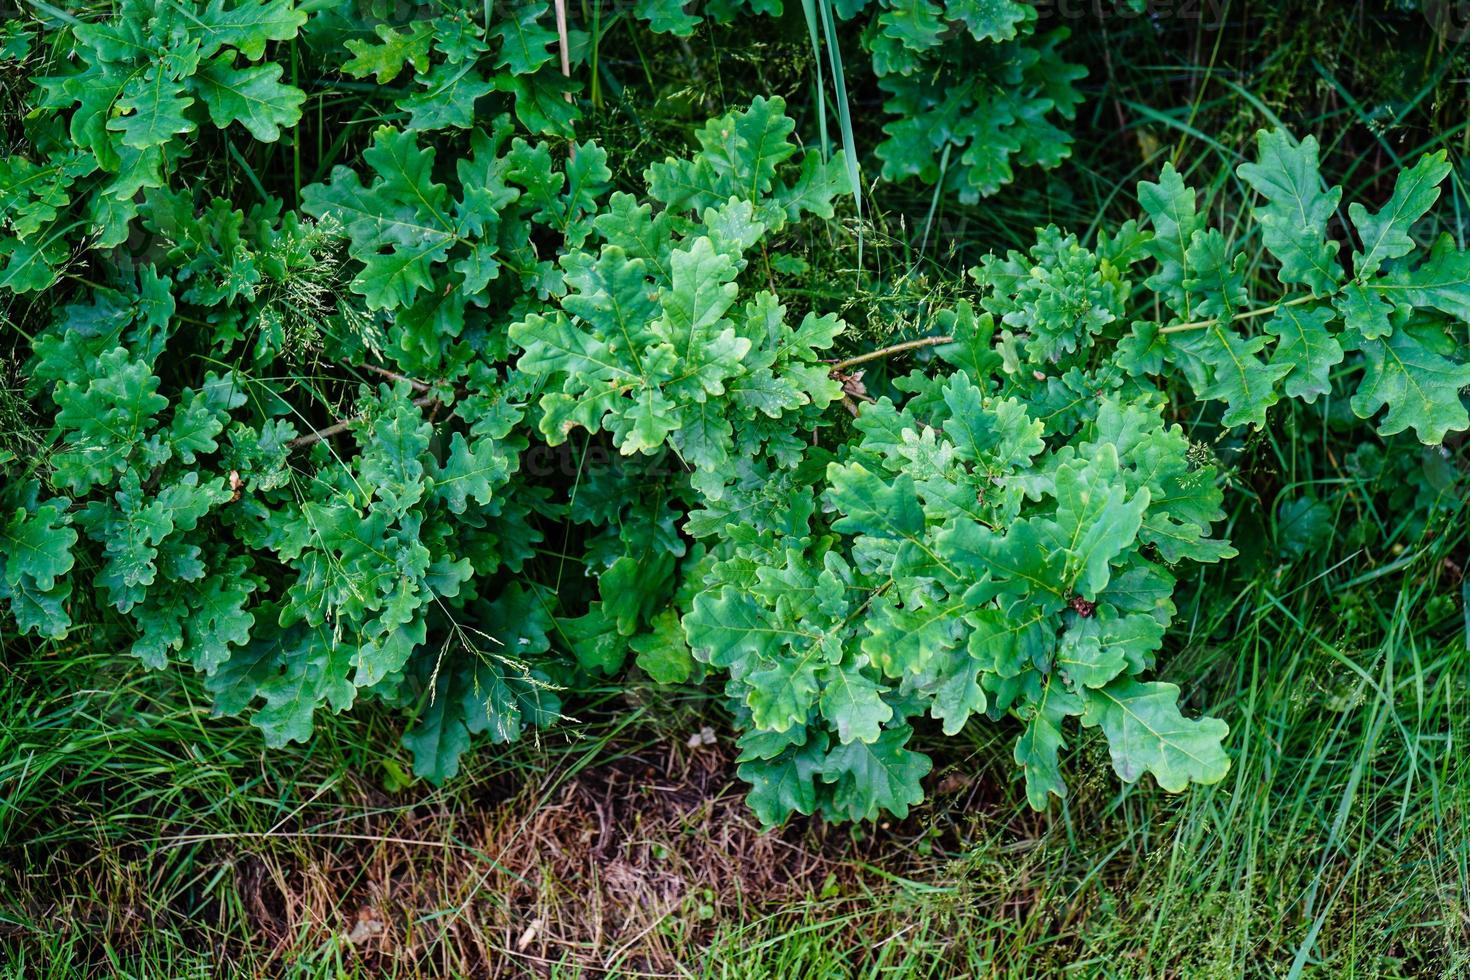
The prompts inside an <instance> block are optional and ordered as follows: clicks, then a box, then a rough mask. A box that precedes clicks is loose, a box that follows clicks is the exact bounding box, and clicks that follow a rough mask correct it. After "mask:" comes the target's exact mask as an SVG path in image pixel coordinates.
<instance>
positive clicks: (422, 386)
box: [362, 364, 434, 392]
mask: <svg viewBox="0 0 1470 980" xmlns="http://www.w3.org/2000/svg"><path fill="white" fill-rule="evenodd" d="M362 369H363V370H364V371H371V372H373V373H374V374H376V375H380V376H382V377H384V378H387V379H389V380H390V381H402V382H404V383H405V384H409V385H412V386H413V390H414V391H418V392H428V391H433V390H434V386H433V385H431V384H429V383H428V382H427V381H420V380H419V379H418V378H410V377H408V376H407V375H404V374H399V373H398V372H397V371H390V370H388V369H387V368H385V367H378V366H377V365H376V364H364V365H362Z"/></svg>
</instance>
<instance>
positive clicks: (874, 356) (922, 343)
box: [832, 334, 954, 371]
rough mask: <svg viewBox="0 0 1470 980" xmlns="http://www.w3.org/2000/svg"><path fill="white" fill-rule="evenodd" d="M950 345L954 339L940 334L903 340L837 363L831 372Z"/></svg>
mask: <svg viewBox="0 0 1470 980" xmlns="http://www.w3.org/2000/svg"><path fill="white" fill-rule="evenodd" d="M952 343H954V338H953V337H951V336H949V335H948V334H941V335H940V336H938V337H920V338H919V339H918V340H905V341H904V342H903V343H901V344H894V345H893V346H891V347H883V348H880V349H879V350H875V351H869V352H868V353H866V354H859V355H858V356H857V357H849V358H848V359H847V360H845V361H838V362H837V363H836V364H833V365H832V370H833V371H846V370H847V369H848V368H853V367H857V366H858V365H859V364H866V363H868V362H869V361H876V360H878V359H879V358H880V357H888V356H889V355H891V354H902V353H903V352H904V351H907V350H918V349H919V348H921V347H937V346H938V345H940V344H952Z"/></svg>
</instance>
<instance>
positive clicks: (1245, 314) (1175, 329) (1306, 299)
mask: <svg viewBox="0 0 1470 980" xmlns="http://www.w3.org/2000/svg"><path fill="white" fill-rule="evenodd" d="M1319 298H1320V297H1317V296H1298V297H1297V298H1296V299H1289V300H1287V301H1286V302H1284V303H1272V304H1271V305H1270V306H1259V307H1257V308H1256V309H1254V310H1241V311H1240V312H1239V313H1236V314H1234V315H1232V316H1228V317H1218V316H1217V317H1211V318H1210V319H1208V320H1195V321H1193V322H1191V323H1176V324H1174V325H1173V326H1168V327H1164V328H1162V329H1160V330H1159V333H1160V334H1166V333H1184V332H1186V331H1188V330H1207V329H1209V328H1210V327H1213V326H1215V325H1216V324H1219V323H1234V322H1235V321H1236V320H1249V319H1250V318H1251V317H1257V316H1266V315H1267V314H1269V313H1275V312H1276V311H1277V310H1279V309H1283V308H1284V307H1288V306H1298V305H1300V304H1302V303H1310V302H1311V301H1312V300H1314V299H1319Z"/></svg>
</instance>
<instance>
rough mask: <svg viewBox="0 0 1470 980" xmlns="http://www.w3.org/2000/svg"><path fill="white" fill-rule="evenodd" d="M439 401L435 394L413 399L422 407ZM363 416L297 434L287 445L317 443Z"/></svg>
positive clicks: (344, 429)
mask: <svg viewBox="0 0 1470 980" xmlns="http://www.w3.org/2000/svg"><path fill="white" fill-rule="evenodd" d="M438 402H439V399H438V398H436V397H434V396H433V395H425V396H423V397H422V398H415V399H414V400H413V403H414V404H415V405H417V406H419V407H420V408H423V407H424V406H425V405H435V404H438ZM363 417H364V416H363V415H356V416H353V417H352V418H350V419H343V420H342V421H340V422H334V423H333V424H331V425H329V426H327V427H326V428H325V429H317V430H315V431H313V432H308V433H307V434H306V435H304V436H297V437H296V438H295V439H292V440H291V441H290V442H288V443H286V445H287V446H288V447H289V448H291V449H301V448H302V447H304V446H310V445H314V444H315V443H318V442H321V441H323V440H325V439H330V438H332V437H333V436H335V435H340V434H341V433H343V432H346V431H347V430H348V429H350V428H352V423H353V422H357V421H360V420H361V419H362V418H363Z"/></svg>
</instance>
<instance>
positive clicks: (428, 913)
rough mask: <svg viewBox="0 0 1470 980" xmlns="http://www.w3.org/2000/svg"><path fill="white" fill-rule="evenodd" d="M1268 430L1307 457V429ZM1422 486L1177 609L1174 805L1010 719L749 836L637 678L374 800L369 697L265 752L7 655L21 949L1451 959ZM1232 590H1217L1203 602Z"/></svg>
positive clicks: (123, 684)
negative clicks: (1065, 795)
mask: <svg viewBox="0 0 1470 980" xmlns="http://www.w3.org/2000/svg"><path fill="white" fill-rule="evenodd" d="M1275 448H1276V449H1277V451H1278V452H1279V453H1280V454H1281V455H1282V456H1283V457H1284V458H1287V459H1290V458H1292V457H1293V456H1294V455H1296V454H1301V453H1305V452H1306V451H1307V450H1308V449H1310V448H1311V444H1310V442H1309V441H1307V440H1296V441H1294V442H1292V443H1289V444H1286V445H1283V446H1278V447H1275ZM1304 489H1308V490H1317V491H1319V492H1321V493H1322V496H1323V498H1324V499H1330V500H1334V501H1337V502H1339V504H1340V507H1341V510H1342V512H1341V513H1338V514H1335V515H1333V519H1334V520H1335V521H1337V522H1339V528H1340V527H1341V525H1342V524H1343V523H1345V522H1346V521H1348V520H1350V519H1354V517H1356V519H1357V520H1360V521H1368V522H1370V523H1374V522H1382V523H1385V524H1386V523H1387V522H1388V521H1389V519H1390V518H1391V517H1394V516H1397V515H1396V514H1395V513H1394V512H1393V511H1390V510H1389V509H1388V507H1389V499H1388V498H1386V497H1385V495H1384V492H1383V491H1384V486H1383V485H1377V486H1375V485H1374V484H1373V483H1372V482H1371V481H1370V480H1368V479H1366V478H1363V477H1355V478H1353V482H1350V483H1349V484H1347V485H1346V486H1340V485H1336V484H1333V483H1329V482H1328V481H1325V480H1324V481H1322V482H1321V484H1319V485H1315V486H1314V485H1309V486H1307V487H1301V486H1298V487H1294V488H1292V489H1291V490H1290V491H1288V492H1290V493H1299V492H1301V491H1302V490H1304ZM1327 491H1332V493H1331V495H1330V496H1329V495H1328V493H1327ZM1269 503H1270V502H1269V501H1267V504H1268V505H1269ZM1438 504H1439V505H1440V507H1441V508H1442V509H1440V510H1438V511H1437V514H1436V516H1435V517H1434V518H1433V519H1432V520H1429V521H1427V522H1425V523H1424V524H1423V526H1422V527H1420V528H1418V529H1417V530H1416V526H1415V525H1414V524H1413V523H1408V524H1402V525H1401V528H1402V529H1401V530H1400V532H1399V533H1398V534H1396V535H1395V536H1393V537H1390V538H1386V539H1384V540H1382V541H1380V542H1378V543H1377V544H1376V545H1375V546H1374V547H1373V548H1372V549H1370V550H1365V551H1363V552H1361V553H1359V554H1358V555H1356V556H1347V557H1348V558H1349V560H1348V561H1346V562H1345V563H1344V562H1342V561H1341V559H1342V558H1343V557H1344V556H1342V555H1339V554H1332V555H1330V556H1329V555H1323V556H1322V557H1320V558H1319V559H1317V560H1315V561H1300V560H1297V561H1285V560H1282V559H1281V557H1280V555H1279V554H1278V549H1282V548H1285V547H1286V542H1285V541H1284V540H1283V534H1284V533H1285V532H1284V531H1283V530H1282V529H1279V528H1278V529H1273V528H1268V529H1267V531H1266V537H1267V539H1268V540H1267V542H1266V547H1265V549H1264V550H1263V551H1262V552H1261V557H1260V559H1259V561H1258V562H1257V564H1256V567H1254V568H1249V567H1246V568H1240V569H1234V570H1232V571H1231V572H1227V573H1226V574H1227V575H1228V574H1233V576H1234V579H1233V580H1226V581H1221V580H1220V579H1219V577H1212V578H1211V579H1207V580H1205V581H1202V582H1200V583H1199V584H1198V587H1197V595H1195V596H1194V597H1192V601H1191V602H1190V603H1189V604H1188V605H1186V604H1185V603H1184V602H1181V610H1182V611H1183V612H1182V616H1183V618H1184V619H1185V621H1186V622H1187V623H1189V624H1190V625H1188V626H1186V627H1184V628H1183V629H1182V630H1181V631H1180V632H1181V634H1183V635H1185V636H1186V637H1187V639H1186V642H1185V643H1184V644H1183V646H1182V648H1180V649H1178V650H1177V651H1176V652H1175V654H1174V655H1173V657H1172V658H1171V660H1170V661H1169V663H1168V664H1167V665H1166V666H1165V670H1164V673H1165V675H1166V676H1168V677H1170V678H1173V679H1181V678H1190V679H1192V684H1191V687H1190V691H1191V695H1192V700H1193V701H1194V703H1195V704H1196V705H1197V706H1201V707H1209V708H1210V709H1211V710H1213V711H1214V712H1216V713H1218V714H1219V715H1221V716H1222V717H1224V718H1225V719H1226V720H1227V721H1229V723H1230V724H1231V726H1232V729H1233V732H1232V736H1231V740H1230V744H1231V748H1232V755H1233V759H1234V765H1233V768H1232V771H1231V774H1230V775H1229V777H1227V779H1226V781H1225V782H1224V783H1222V784H1220V785H1218V786H1215V787H1209V788H1202V789H1196V790H1193V791H1191V792H1189V793H1187V794H1184V795H1182V796H1178V797H1170V796H1166V795H1165V794H1161V793H1159V792H1158V791H1157V790H1156V789H1154V788H1152V787H1150V786H1147V785H1140V786H1137V787H1133V788H1120V786H1119V784H1118V783H1117V782H1116V780H1115V779H1114V778H1113V777H1112V775H1111V773H1110V772H1109V771H1108V770H1107V762H1106V758H1105V748H1104V746H1102V745H1101V744H1100V743H1099V742H1098V741H1097V740H1093V739H1083V740H1082V741H1081V743H1080V744H1079V745H1076V746H1074V747H1073V748H1072V749H1071V754H1072V755H1073V756H1074V758H1072V759H1071V760H1070V761H1069V769H1070V771H1071V772H1073V773H1076V774H1078V776H1079V778H1078V779H1077V781H1076V782H1077V785H1075V786H1074V793H1073V795H1072V797H1071V798H1070V799H1069V800H1068V801H1067V802H1066V805H1065V806H1063V807H1059V808H1054V809H1053V810H1052V811H1051V812H1050V813H1049V814H1046V815H1038V814H1034V813H1032V812H1031V811H1030V810H1028V809H1027V808H1026V807H1025V805H1024V797H1023V795H1022V794H1021V792H1020V790H1019V786H1018V785H1017V784H1016V783H1015V782H1014V781H1013V780H1012V778H1011V774H1010V770H1011V767H1010V765H1009V762H1008V759H1007V758H1006V757H1007V755H1008V752H1009V738H1010V737H1011V735H1012V734H1013V733H1012V731H1011V730H1010V729H1009V728H1005V727H998V726H994V725H984V724H981V725H972V726H971V728H970V729H969V730H967V734H966V736H965V737H963V738H962V739H960V740H943V739H941V738H938V737H937V736H936V737H935V738H934V740H933V749H934V751H935V753H936V757H937V760H938V762H939V765H938V766H937V767H936V775H935V777H934V778H933V779H931V791H932V792H933V797H934V798H933V800H932V802H931V803H930V804H928V805H926V806H925V807H924V808H922V809H921V810H920V811H918V812H917V813H916V814H915V815H914V816H912V817H911V818H910V819H909V820H907V821H902V822H893V823H891V824H884V825H880V826H878V827H867V828H841V827H826V826H820V825H816V824H811V823H807V824H799V825H796V826H793V827H790V828H787V829H786V830H785V831H784V832H782V833H780V834H777V835H774V836H772V835H765V836H763V835H760V834H759V833H758V832H757V829H756V828H755V827H754V826H753V825H752V822H751V820H750V818H749V817H748V816H747V815H746V814H745V812H744V810H743V804H741V802H740V799H739V797H740V789H739V786H738V784H735V783H734V782H733V780H732V773H731V766H730V764H729V762H730V760H729V756H728V752H727V751H726V747H727V745H728V742H727V741H726V736H725V732H724V731H723V730H721V731H720V732H719V736H720V738H719V742H718V744H717V745H716V746H714V747H701V748H691V747H690V746H689V745H688V744H687V741H688V735H689V734H690V731H691V729H692V730H695V731H697V730H698V727H699V726H700V725H701V724H703V723H705V722H707V721H710V720H711V719H707V718H706V716H705V714H703V713H701V712H700V711H699V706H698V704H697V703H693V702H691V703H677V704H675V705H674V706H673V710H665V709H664V706H663V705H660V706H659V710H657V711H649V710H645V709H644V708H642V707H641V706H640V705H639V704H638V701H639V699H645V698H652V697H653V696H654V692H652V691H647V690H643V691H639V690H636V689H635V691H634V692H633V694H632V695H631V697H632V698H633V699H634V703H633V704H632V705H631V706H630V705H628V704H626V703H625V704H619V705H616V709H617V710H616V711H611V710H608V708H611V707H614V706H611V705H609V706H606V707H604V708H601V709H599V708H598V707H597V706H596V705H591V706H589V708H590V711H588V712H587V713H586V718H587V719H588V721H587V723H586V724H585V725H584V726H583V727H582V728H581V730H580V735H581V737H580V738H578V739H576V740H569V739H566V738H557V737H552V738H548V739H547V740H546V741H543V742H542V743H541V744H539V745H533V744H527V745H524V746H519V747H517V748H515V749H513V750H508V751H506V750H502V751H498V752H497V751H488V750H487V751H481V752H478V753H476V754H475V755H474V756H473V763H472V768H471V769H470V771H469V772H467V773H466V774H465V775H464V776H463V778H461V779H459V780H457V781H456V782H455V783H453V784H452V785H451V786H450V787H448V788H447V789H445V790H443V791H434V790H430V789H428V788H427V787H424V786H422V785H413V786H408V787H406V788H402V789H397V790H394V791H389V790H386V789H384V787H383V785H382V783H383V781H384V780H385V779H387V780H389V782H390V783H391V777H392V772H391V771H390V770H388V769H384V768H383V767H382V766H381V765H378V764H376V763H375V762H374V760H375V759H377V758H378V753H380V752H387V753H389V754H390V755H391V752H392V743H391V738H392V734H391V732H390V731H389V730H388V727H387V725H386V724H385V723H383V721H381V720H380V719H378V718H376V717H375V716H374V715H372V714H371V713H367V714H365V715H364V714H361V713H354V714H353V715H352V716H350V717H342V718H335V719H332V720H331V721H330V722H329V723H327V724H325V725H323V726H322V732H321V735H320V737H319V738H318V739H317V740H316V741H314V742H313V743H312V745H311V746H310V747H308V748H297V749H292V750H288V751H285V752H270V753H264V752H262V751H261V750H260V747H259V743H258V740H257V739H256V737H255V735H254V733H253V732H252V731H251V730H250V729H249V728H248V727H246V726H243V725H241V724H239V723H237V722H233V721H228V720H225V721H215V720H210V719H208V717H207V708H206V707H205V705H204V703H203V702H202V701H197V700H193V699H192V698H190V697H187V696H186V697H180V696H179V695H178V692H179V691H180V690H182V691H184V692H186V694H187V693H188V692H191V691H192V687H191V683H192V682H191V681H190V679H189V678H186V677H167V676H164V677H160V676H157V675H152V674H148V673H145V672H142V671H140V670H136V669H131V668H129V667H127V665H126V664H120V663H119V662H118V659H117V658H115V657H111V656H107V655H105V654H95V653H87V652H84V651H83V650H73V651H70V652H67V653H65V654H62V655H55V654H54V653H53V654H51V655H35V654H26V653H22V652H21V651H20V650H19V649H18V648H16V647H10V648H8V649H7V650H6V651H5V658H4V663H5V668H4V671H3V674H0V719H4V720H3V722H0V760H3V761H0V839H3V841H4V851H5V853H4V854H3V855H0V857H3V865H4V868H5V870H4V871H3V872H0V896H3V898H0V936H3V940H0V945H3V948H4V953H3V955H0V963H3V964H4V966H3V969H4V971H5V973H6V974H7V975H16V976H27V977H31V976H38V977H44V976H74V975H78V973H79V972H80V970H81V965H82V964H87V965H88V968H89V969H90V970H91V971H92V972H93V973H94V974H95V975H103V974H106V975H117V976H137V977H154V976H186V975H200V976H205V975H208V976H214V975H222V974H225V973H234V974H236V975H241V976H249V975H261V974H269V975H291V976H303V977H315V976H321V977H330V976H353V975H362V976H414V975H421V974H426V973H427V974H436V975H437V974H443V975H462V976H479V975H484V972H485V971H487V970H488V971H491V972H496V973H500V974H504V975H519V974H522V973H537V974H540V975H550V976H576V975H585V974H586V973H587V972H589V971H590V972H593V973H598V974H600V973H602V972H603V971H604V970H610V971H612V972H613V973H614V974H619V973H622V974H624V975H650V974H652V975H678V976H686V975H692V976H709V977H761V976H764V977H773V978H774V977H790V976H905V977H907V976H913V977H920V976H958V975H968V976H1007V977H1010V976H1055V975H1058V974H1059V973H1070V974H1071V975H1080V976H1117V977H1154V976H1201V977H1214V976H1219V977H1227V976H1243V975H1256V976H1305V975H1315V976H1354V977H1356V976H1363V977H1424V976H1446V977H1449V976H1459V975H1463V974H1464V973H1465V971H1466V970H1467V969H1470V929H1467V923H1470V918H1467V913H1470V841H1467V839H1466V826H1467V817H1466V814H1467V805H1470V780H1467V778H1466V775H1467V774H1466V771H1465V766H1466V763H1465V753H1464V751H1463V746H1464V745H1465V744H1466V740H1467V738H1470V715H1467V712H1466V705H1465V699H1466V697H1467V691H1466V688H1465V683H1464V682H1465V678H1466V677H1467V676H1470V655H1467V653H1466V649H1465V643H1464V636H1465V631H1466V626H1465V623H1464V614H1463V611H1462V609H1461V608H1460V607H1458V606H1457V604H1456V603H1454V602H1445V601H1442V597H1445V596H1448V595H1451V594H1452V587H1455V586H1457V585H1458V583H1457V582H1456V581H1454V578H1455V575H1456V572H1455V568H1456V567H1457V565H1458V563H1462V562H1463V561H1464V555H1465V553H1466V548H1467V540H1466V536H1465V530H1464V520H1463V519H1464V516H1465V514H1464V507H1463V504H1462V503H1461V502H1460V501H1459V500H1458V499H1450V500H1440V501H1438ZM1271 509H1272V508H1270V507H1269V506H1268V507H1267V512H1270V510H1271ZM1253 510H1254V508H1252V507H1245V508H1243V509H1242V512H1241V513H1240V514H1237V515H1236V517H1235V520H1236V526H1237V528H1239V529H1242V530H1243V529H1245V527H1247V526H1248V525H1247V522H1248V519H1249V517H1250V514H1251V513H1253ZM1272 523H1274V522H1272ZM1338 537H1339V538H1342V537H1346V536H1345V535H1341V534H1339V535H1338ZM1396 553H1397V554H1398V555H1400V556H1402V555H1403V554H1408V555H1410V556H1411V560H1409V561H1403V560H1401V558H1395V557H1394V555H1395V554H1396ZM1377 573H1382V574H1377ZM1365 576H1373V577H1371V578H1369V579H1368V580H1367V581H1361V580H1362V579H1363V578H1364V577H1365ZM1355 580H1356V584H1355ZM1231 589H1234V591H1231ZM1220 595H1232V596H1233V598H1232V599H1231V600H1230V601H1229V602H1227V603H1225V604H1223V605H1212V603H1214V602H1216V601H1217V600H1216V598H1215V597H1218V596H1220ZM630 707H631V708H632V710H631V711H630V710H629V708H630ZM714 721H715V724H718V721H717V720H714ZM956 741H958V742H960V743H961V744H958V745H957V744H954V742H956ZM348 937H354V938H352V939H349V938H348ZM410 952H411V953H412V955H411V956H405V955H403V954H405V953H410ZM394 954H398V955H397V956H395V955H394Z"/></svg>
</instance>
